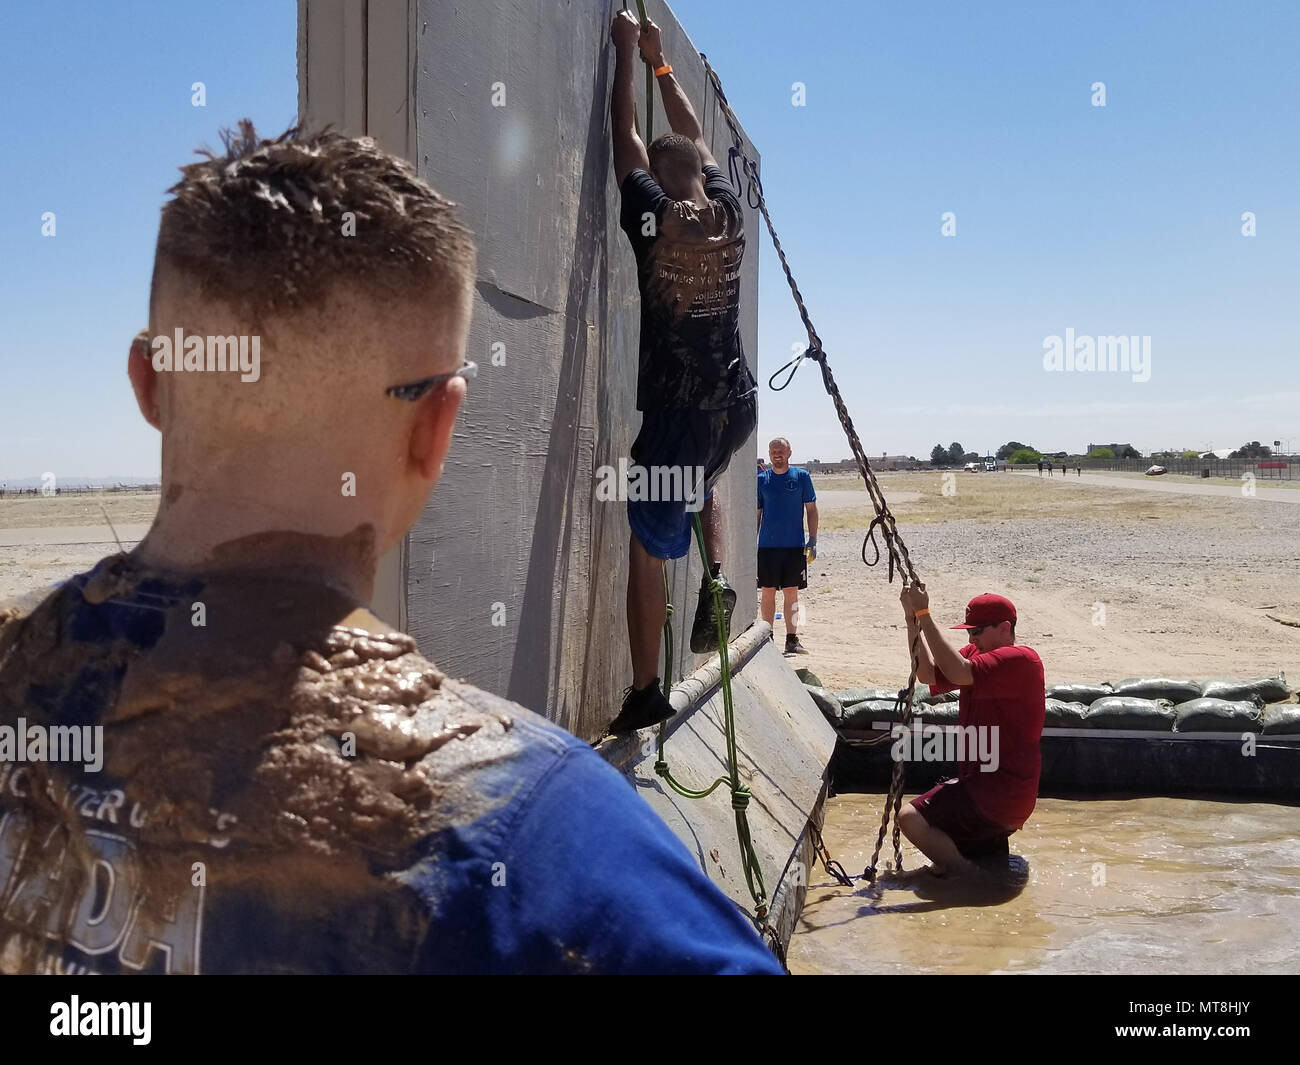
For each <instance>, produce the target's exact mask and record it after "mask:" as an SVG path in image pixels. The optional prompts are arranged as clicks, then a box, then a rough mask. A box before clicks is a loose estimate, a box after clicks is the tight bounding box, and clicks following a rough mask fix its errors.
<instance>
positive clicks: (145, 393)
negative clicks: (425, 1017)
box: [0, 122, 779, 973]
mask: <svg viewBox="0 0 1300 1065" xmlns="http://www.w3.org/2000/svg"><path fill="white" fill-rule="evenodd" d="M171 191H172V193H173V194H174V195H173V198H172V199H171V200H170V201H169V202H168V203H167V204H166V205H165V207H164V208H163V212H162V220H161V226H160V229H159V235H158V244H157V251H156V258H155V263H154V275H153V285H152V291H151V294H150V302H149V329H148V331H147V334H146V335H145V336H144V337H140V338H137V340H136V342H134V343H133V344H132V348H131V352H130V355H129V359H128V371H129V376H130V380H131V385H132V387H133V389H134V392H135V396H136V400H137V402H138V404H139V407H140V411H141V413H142V414H143V416H144V418H145V420H146V421H148V422H149V423H150V424H151V425H152V426H154V427H155V428H157V429H158V430H159V431H160V432H161V435H162V498H161V504H160V507H159V511H158V514H157V517H156V519H155V521H154V523H153V526H152V528H151V529H150V530H149V533H148V535H147V536H146V537H145V539H144V540H143V541H142V542H141V543H140V544H139V545H138V546H137V547H136V548H135V549H134V550H133V551H131V552H130V553H126V554H118V555H114V556H112V557H109V558H105V559H104V560H102V561H101V562H100V563H99V564H98V565H97V566H95V568H94V569H93V570H92V571H90V572H89V573H85V574H82V575H81V576H78V577H75V578H73V579H72V580H70V581H68V582H67V583H66V584H64V585H62V586H61V587H60V588H59V589H58V590H56V591H55V592H54V593H52V594H51V595H49V596H48V597H47V598H46V599H44V600H43V601H42V602H41V603H40V604H39V605H38V606H36V607H35V609H34V610H33V611H32V612H31V613H30V614H29V615H27V616H16V615H14V614H13V613H12V612H11V613H9V614H7V615H5V616H4V617H3V624H0V724H3V725H6V726H15V727H21V728H24V729H26V730H28V731H30V730H31V729H33V728H37V729H57V728H61V727H67V728H72V727H82V728H90V729H93V730H98V735H100V736H102V743H101V744H100V745H99V748H100V755H101V756H102V759H103V764H102V768H101V769H100V771H98V772H95V771H94V769H95V766H93V765H91V764H81V765H77V764H66V763H64V764H55V763H52V762H49V761H42V760H31V761H27V762H24V763H16V762H11V763H10V764H5V765H0V814H2V815H3V817H2V820H0V971H4V972H83V971H91V972H146V973H148V972H173V973H179V972H199V971H203V972H317V973H337V972H394V973H400V972H412V971H439V972H611V971H612V972H646V971H650V972H719V971H747V972H778V971H779V967H778V966H777V964H776V963H775V961H774V959H773V958H772V956H771V955H770V954H769V953H768V951H767V950H766V949H765V948H764V947H763V945H762V943H761V942H760V940H759V938H758V937H757V935H755V933H754V932H753V931H752V929H751V928H750V927H749V924H748V922H747V921H746V919H745V918H744V917H743V916H742V914H741V913H740V912H739V910H738V909H737V908H736V907H735V906H734V905H733V904H732V903H731V902H730V901H729V900H728V899H727V898H726V897H725V896H724V895H723V894H722V893H721V892H720V891H718V890H717V889H716V888H714V887H713V885H712V884H711V883H710V882H709V880H708V879H707V878H706V877H705V876H704V874H703V873H702V872H701V871H700V870H699V868H698V867H697V866H696V865H695V863H694V862H693V860H692V859H691V857H690V856H689V855H688V853H687V852H686V850H685V848H683V847H682V846H681V844H680V843H679V842H678V840H677V839H676V838H675V837H674V836H673V835H672V834H671V833H670V832H669V831H668V829H667V827H666V826H665V825H664V824H663V823H662V822H661V821H660V820H659V819H658V818H657V817H656V816H655V815H654V813H653V812H652V811H651V810H650V808H649V807H648V806H647V805H646V804H645V803H644V802H643V801H642V800H641V799H640V798H639V797H638V796H637V795H636V794H635V793H634V791H633V789H632V788H631V787H629V786H628V784H627V782H626V781H625V780H623V779H622V778H621V777H620V776H619V774H618V773H617V772H615V771H614V770H613V769H612V768H610V767H609V766H608V765H607V764H605V763H604V762H603V761H602V760H601V759H600V757H599V756H598V755H596V754H595V752H594V751H592V750H591V749H590V748H589V747H587V745H585V744H583V743H581V742H579V741H578V740H577V739H575V738H574V737H573V736H570V735H569V734H568V733H566V732H564V731H563V730H561V729H560V728H558V727H556V726H554V725H552V724H551V723H549V722H547V721H546V720H544V719H543V718H540V717H538V716H536V715H534V714H532V713H530V712H529V711H527V710H525V709H524V708H522V707H519V706H516V705H514V704H512V703H508V702H506V701H504V700H502V699H499V698H496V697H494V696H492V695H489V694H487V693H485V692H482V691H479V690H477V689H475V688H472V687H470V686H469V685H467V684H463V683H459V682H457V681H455V680H452V679H450V678H448V677H446V676H445V675H444V674H443V673H442V672H441V671H440V670H439V669H438V668H437V667H436V666H434V665H433V664H432V663H430V662H429V661H427V660H426V659H424V658H422V657H421V656H420V655H419V654H418V653H417V652H416V648H415V642H414V641H413V640H412V639H411V638H410V637H409V636H406V635H404V634H402V633H399V632H395V631H394V630H393V628H392V626H390V625H389V624H387V623H386V622H385V621H383V620H381V619H380V618H377V617H376V616H375V615H374V614H372V613H371V612H370V611H369V610H368V609H367V607H366V604H367V603H368V602H369V600H370V597H371V593H372V588H373V584H374V579H375V569H376V563H377V561H378V559H379V557H380V555H381V554H382V553H383V552H384V551H386V550H387V549H389V548H391V547H392V546H394V545H395V544H396V543H397V542H398V540H399V539H400V538H401V537H402V536H403V535H404V534H405V532H406V530H407V529H408V528H409V527H410V525H411V523H412V522H413V521H414V520H415V518H416V516H417V515H418V514H420V512H421V510H422V509H423V507H424V505H425V503H426V501H427V499H428V497H429V493H430V491H431V490H432V488H433V486H434V484H435V483H436V481H437V480H438V477H439V475H440V473H441V470H442V466H443V461H444V459H445V458H446V456H447V453H448V449H449V447H450V445H451V440H452V430H453V426H454V423H455V418H456V413H457V409H458V407H459V405H460V402H461V399H462V397H463V396H464V394H465V382H464V377H465V376H467V375H468V372H469V369H468V364H462V359H463V356H464V348H465V340H466V334H467V330H468V326H469V318H470V308H471V291H472V290H471V285H472V283H473V279H474V263H475V251H474V245H473V242H472V240H471V237H470V234H469V232H468V231H467V230H466V229H465V228H464V227H463V226H462V225H461V224H460V223H459V222H458V221H457V219H456V217H455V214H454V212H453V210H452V206H453V205H452V204H450V203H449V202H448V201H446V200H445V199H443V198H442V197H441V196H439V195H438V194H437V193H436V192H434V191H433V190H432V189H430V188H429V187H428V186H427V185H425V184H424V183H423V182H421V181H420V180H419V179H418V178H417V177H416V176H415V174H414V171H413V169H412V168H411V167H410V166H409V164H407V163H405V162H403V161H400V160H397V159H395V158H393V157H391V156H389V155H387V154H385V153H384V152H382V151H380V150H379V149H378V148H377V147H375V145H374V144H373V142H371V141H368V140H364V139H352V138H347V137H343V136H341V135H338V134H333V133H327V134H323V135H318V136H310V137H305V136H298V135H295V134H293V133H292V132H290V133H288V134H285V135H284V136H282V137H280V138H279V139H277V140H275V141H266V140H260V139H259V138H258V137H257V135H256V133H255V132H254V130H253V128H252V126H251V124H249V123H247V122H245V123H242V124H241V126H240V130H239V131H238V133H236V134H233V135H227V137H226V151H225V153H224V154H220V155H215V156H214V155H211V154H209V155H207V157H206V158H204V159H202V160H201V161H199V162H196V163H194V164H193V165H191V166H188V167H185V168H184V169H183V178H182V180H181V181H180V182H179V184H177V185H176V186H175V187H174V188H173V189H172V190H171ZM178 331H180V333H181V335H182V344H181V348H182V356H183V357H178V358H177V359H174V360H172V364H171V366H170V368H166V367H165V362H164V360H162V359H160V358H159V352H160V351H161V349H162V347H165V346H166V345H164V344H162V343H161V341H160V338H172V337H175V336H176V335H177V332H178ZM250 336H255V337H257V338H258V346H257V350H258V351H259V352H260V367H259V371H260V372H259V374H258V375H257V376H256V379H254V378H253V375H251V374H247V375H242V374H231V373H229V372H227V371H223V370H220V369H212V368H211V367H210V366H209V365H208V364H207V361H206V359H204V358H203V357H201V356H202V353H203V350H205V349H206V348H207V347H208V346H209V344H210V342H211V341H212V340H213V338H216V339H217V340H218V341H221V342H222V343H223V344H226V343H227V342H228V341H235V342H236V343H235V345H234V347H233V348H230V349H229V350H252V346H251V345H246V346H245V348H244V349H241V348H240V347H239V343H238V342H239V339H240V338H248V337H250ZM149 337H152V338H154V339H153V341H152V342H151V341H150V340H149V339H148V338H149ZM151 349H152V351H151ZM191 356H193V357H191ZM160 366H164V368H162V369H160V368H159V367H160ZM446 564H447V565H453V566H454V565H455V560H454V558H452V559H449V560H448V562H447V563H446Z"/></svg>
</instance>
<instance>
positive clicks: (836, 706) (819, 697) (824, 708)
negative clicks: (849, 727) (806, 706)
mask: <svg viewBox="0 0 1300 1065" xmlns="http://www.w3.org/2000/svg"><path fill="white" fill-rule="evenodd" d="M804 691H806V692H807V693H808V694H809V695H811V696H812V701H813V702H815V703H816V704H817V709H818V710H820V711H821V712H822V714H823V716H825V718H826V720H827V721H829V722H830V723H831V724H832V725H838V724H839V723H840V720H841V718H842V717H843V715H844V707H842V706H841V705H840V701H839V700H838V699H837V698H835V696H834V695H833V694H832V693H831V692H828V691H827V690H826V689H825V688H822V687H819V686H817V685H816V684H808V685H805V686H804Z"/></svg>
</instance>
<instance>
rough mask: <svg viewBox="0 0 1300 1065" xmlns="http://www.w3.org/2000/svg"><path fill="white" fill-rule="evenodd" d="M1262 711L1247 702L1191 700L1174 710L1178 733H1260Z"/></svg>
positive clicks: (1262, 725)
mask: <svg viewBox="0 0 1300 1065" xmlns="http://www.w3.org/2000/svg"><path fill="white" fill-rule="evenodd" d="M1263 727H1264V721H1263V717H1262V715H1261V714H1260V708H1259V707H1258V706H1257V705H1256V704H1255V703H1254V702H1253V701H1248V700H1245V699H1241V700H1236V701H1233V700H1229V699H1211V698H1209V697H1208V696H1206V697H1203V698H1200V699H1191V700H1189V701H1188V702H1185V703H1179V704H1178V705H1177V706H1175V707H1174V731H1175V732H1259V731H1260V730H1261V729H1262V728H1263Z"/></svg>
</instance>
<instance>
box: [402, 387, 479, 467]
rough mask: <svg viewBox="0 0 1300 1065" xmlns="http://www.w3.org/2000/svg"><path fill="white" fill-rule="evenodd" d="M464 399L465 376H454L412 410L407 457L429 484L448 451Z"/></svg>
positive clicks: (444, 460)
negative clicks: (413, 422)
mask: <svg viewBox="0 0 1300 1065" xmlns="http://www.w3.org/2000/svg"><path fill="white" fill-rule="evenodd" d="M464 398H465V381H464V379H463V378H460V377H453V378H452V379H451V380H450V381H448V382H447V383H446V384H445V385H442V386H441V387H439V388H435V389H434V390H433V391H431V392H430V393H429V394H428V395H426V396H425V397H424V398H422V399H421V400H420V403H419V407H418V409H417V410H416V412H415V424H414V425H413V426H412V427H411V440H410V445H409V448H408V457H409V458H410V461H411V466H412V467H413V468H414V470H415V472H416V473H417V474H418V475H419V476H420V477H422V478H424V480H426V481H428V482H429V485H430V487H432V486H433V485H434V484H436V483H437V481H438V478H439V477H440V476H441V475H442V466H443V463H444V462H446V460H447V453H448V452H449V451H450V450H451V438H452V433H453V431H454V430H455V428H456V414H457V412H458V411H459V410H460V403H461V400H462V399H464Z"/></svg>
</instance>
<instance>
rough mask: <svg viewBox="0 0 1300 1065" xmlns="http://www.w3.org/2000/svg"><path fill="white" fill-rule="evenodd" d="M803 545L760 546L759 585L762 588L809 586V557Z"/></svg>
mask: <svg viewBox="0 0 1300 1065" xmlns="http://www.w3.org/2000/svg"><path fill="white" fill-rule="evenodd" d="M803 552H804V549H803V548H802V547H760V548H759V549H758V586H759V587H760V588H807V587H808V559H807V558H806V557H805V555H804V553H803Z"/></svg>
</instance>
